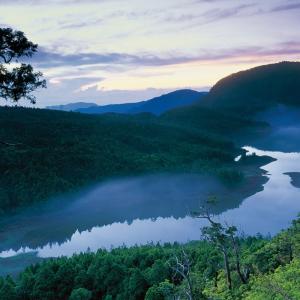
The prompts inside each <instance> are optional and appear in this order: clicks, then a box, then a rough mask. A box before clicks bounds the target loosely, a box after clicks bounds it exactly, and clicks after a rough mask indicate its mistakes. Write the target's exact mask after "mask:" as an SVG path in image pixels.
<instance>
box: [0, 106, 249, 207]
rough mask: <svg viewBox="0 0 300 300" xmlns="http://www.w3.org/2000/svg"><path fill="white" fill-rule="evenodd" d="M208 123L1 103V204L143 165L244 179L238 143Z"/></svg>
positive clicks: (31, 198)
mask: <svg viewBox="0 0 300 300" xmlns="http://www.w3.org/2000/svg"><path fill="white" fill-rule="evenodd" d="M207 116H208V118H209V119H210V118H213V115H207ZM218 119H219V120H220V118H218ZM224 119H225V117H223V119H222V120H224ZM227 119H230V118H229V117H228V118H227ZM210 123H213V121H211V122H210ZM244 123H245V126H248V123H247V122H246V121H243V120H242V121H240V123H239V124H240V125H241V124H244ZM230 124H232V126H235V125H236V121H234V122H231V123H230V122H229V121H228V123H227V126H228V128H229V127H230ZM223 127H224V126H223ZM211 128H212V130H210V131H208V130H203V129H201V128H198V129H197V128H193V126H192V124H190V125H187V124H183V125H180V124H177V123H176V122H169V121H168V120H167V118H166V119H164V118H162V117H161V118H157V117H155V116H153V115H150V114H140V115H137V116H127V115H118V114H107V115H103V116H94V115H85V114H80V113H69V112H59V111H50V110H42V109H29V108H17V107H2V108H0V140H1V141H5V142H6V144H5V145H3V144H2V145H0V172H1V174H4V176H1V178H0V209H1V210H3V211H6V210H9V209H12V208H16V207H19V206H24V205H27V204H30V203H33V202H36V201H40V200H45V199H47V198H48V197H50V196H53V195H57V194H58V193H62V192H66V191H70V190H74V189H76V188H78V187H82V186H83V185H85V184H89V183H93V182H96V181H99V180H101V179H103V178H105V177H111V176H119V175H124V174H126V175H128V174H133V173H135V174H137V173H141V172H154V171H166V170H167V171H186V172H190V171H194V172H195V171H197V172H204V173H211V174H216V175H217V176H218V177H219V178H221V179H222V180H223V181H225V182H227V183H230V182H236V181H237V180H239V179H241V178H242V174H241V172H240V171H239V170H238V166H237V164H236V163H235V162H234V158H235V157H236V156H237V155H239V154H240V150H239V149H238V148H237V147H235V146H234V144H233V143H232V142H231V141H230V140H229V139H228V138H227V137H224V136H222V135H221V134H220V132H219V133H218V132H217V130H218V129H217V130H215V128H217V127H214V126H211ZM220 128H222V126H220ZM231 128H232V127H231ZM223 130H224V128H222V131H223Z"/></svg>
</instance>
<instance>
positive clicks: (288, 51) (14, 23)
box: [0, 0, 300, 107]
mask: <svg viewBox="0 0 300 300" xmlns="http://www.w3.org/2000/svg"><path fill="white" fill-rule="evenodd" d="M0 12H1V14H0V26H1V27H12V28H14V29H18V30H21V31H24V32H25V34H26V36H27V37H28V38H29V39H30V40H32V41H33V42H35V43H38V44H39V52H38V53H37V54H36V55H35V56H34V57H33V58H32V59H31V61H30V62H31V63H32V64H33V66H34V67H35V68H36V69H37V70H40V71H42V72H43V73H44V76H45V78H46V79H47V85H48V88H47V89H46V90H42V91H39V92H37V93H36V96H37V100H38V102H37V106H38V107H45V106H47V105H55V104H64V103H70V102H78V101H85V102H95V103H98V104H100V105H102V104H108V103H124V102H135V101H140V100H146V99H150V98H152V97H154V96H158V95H160V94H163V93H167V92H170V91H173V90H176V89H181V88H192V89H195V90H199V91H200V90H209V88H210V87H211V86H213V85H214V84H215V83H216V82H217V81H218V80H220V79H221V78H223V77H225V76H227V75H229V74H231V73H234V72H237V71H239V70H245V69H248V68H251V67H254V66H258V65H262V64H268V63H275V62H279V61H283V60H292V61H300V21H299V20H300V0H285V1H284V0H152V1H148V0H147V1H146V0H61V1H59V0H47V1H43V0H14V1H11V0H0ZM0 103H1V101H0ZM2 103H3V102H2Z"/></svg>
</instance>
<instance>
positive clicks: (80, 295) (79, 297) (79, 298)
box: [69, 288, 92, 300]
mask: <svg viewBox="0 0 300 300" xmlns="http://www.w3.org/2000/svg"><path fill="white" fill-rule="evenodd" d="M91 298H92V292H91V291H89V290H87V289H85V288H79V289H75V290H73V291H72V294H71V296H70V298H69V300H89V299H91Z"/></svg>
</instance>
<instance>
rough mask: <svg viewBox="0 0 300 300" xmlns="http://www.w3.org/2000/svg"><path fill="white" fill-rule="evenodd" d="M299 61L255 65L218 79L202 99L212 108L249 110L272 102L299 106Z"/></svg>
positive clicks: (254, 109)
mask: <svg viewBox="0 0 300 300" xmlns="http://www.w3.org/2000/svg"><path fill="white" fill-rule="evenodd" d="M299 87H300V62H281V63H277V64H271V65H265V66H260V67H256V68H253V69H250V70H246V71H242V72H238V73H235V74H232V75H230V76H228V77H226V78H224V79H221V80H220V81H219V82H218V83H217V84H216V85H215V86H213V88H212V89H211V91H210V93H209V94H208V95H207V96H206V97H205V99H204V101H202V102H199V104H200V105H201V104H202V105H206V106H208V107H211V108H215V109H225V110H229V111H231V112H234V113H237V114H238V115H247V114H249V113H250V114H253V113H255V112H258V111H261V110H264V109H267V108H271V107H273V106H274V105H276V104H284V105H296V106H300V88H299Z"/></svg>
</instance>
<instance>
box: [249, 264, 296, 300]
mask: <svg viewBox="0 0 300 300" xmlns="http://www.w3.org/2000/svg"><path fill="white" fill-rule="evenodd" d="M246 295H247V296H246V298H245V299H246V300H285V299H300V259H294V260H293V261H292V262H291V263H289V264H287V265H285V266H279V267H278V268H277V269H276V270H275V272H274V273H272V274H267V275H261V276H258V277H255V278H253V280H252V282H251V290H250V291H249V292H248V293H247V294H246Z"/></svg>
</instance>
